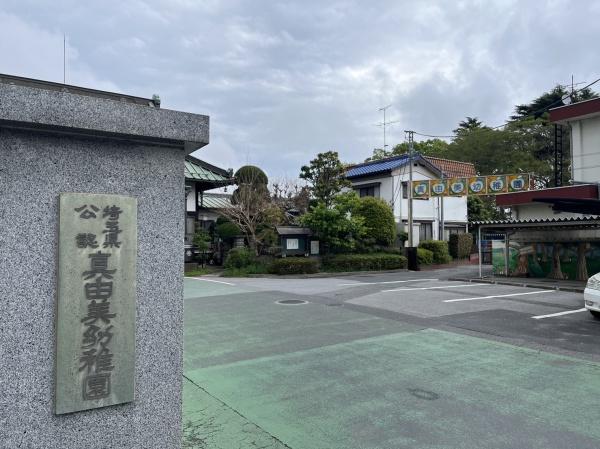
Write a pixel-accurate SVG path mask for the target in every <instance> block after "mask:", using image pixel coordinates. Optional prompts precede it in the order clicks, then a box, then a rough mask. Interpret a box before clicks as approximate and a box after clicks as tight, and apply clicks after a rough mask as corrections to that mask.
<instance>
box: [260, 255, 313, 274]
mask: <svg viewBox="0 0 600 449" xmlns="http://www.w3.org/2000/svg"><path fill="white" fill-rule="evenodd" d="M318 271H319V261H318V260H317V259H309V258H302V257H283V258H281V259H275V260H274V261H273V263H272V264H271V266H270V267H269V272H271V273H274V274H307V273H317V272H318Z"/></svg>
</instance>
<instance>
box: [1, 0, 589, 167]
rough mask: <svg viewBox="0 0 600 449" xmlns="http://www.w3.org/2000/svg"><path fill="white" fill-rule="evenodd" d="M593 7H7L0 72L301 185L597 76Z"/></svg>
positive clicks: (203, 153)
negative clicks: (110, 98)
mask: <svg viewBox="0 0 600 449" xmlns="http://www.w3.org/2000/svg"><path fill="white" fill-rule="evenodd" d="M599 17H600V2H597V1H595V2H594V1H577V2H572V1H566V0H565V1H534V0H531V1H508V0H506V1H447V0H441V1H410V2H409V1H393V0H390V1H377V0H375V1H326V0H320V1H308V0H302V1H300V0H297V1H257V0H253V1H251V0H247V1H234V0H221V1H218V0H205V1H202V0H164V1H159V0H157V1H141V0H121V1H110V0H104V1H81V0H54V1H45V2H35V1H27V0H2V1H1V2H0V55H1V56H0V73H7V74H13V75H20V76H26V77H31V78H40V79H44V80H50V81H58V82H62V78H63V33H65V34H66V35H67V83H70V84H76V85H81V86H86V87H91V88H96V89H104V90H112V91H118V92H122V93H126V94H131V95H139V96H145V97H151V96H152V94H154V93H156V94H159V95H160V97H161V99H162V107H164V108H169V109H178V110H183V111H187V112H195V113H201V114H207V115H209V116H210V118H211V129H210V140H211V143H210V145H208V146H206V147H204V148H203V149H202V150H200V151H198V152H197V153H195V155H196V156H197V157H200V158H202V159H204V160H206V161H208V162H210V163H213V164H216V165H219V166H221V167H223V168H228V167H233V168H238V167H239V166H240V165H243V164H245V163H251V164H255V165H259V166H261V167H263V168H264V169H265V170H266V171H267V173H268V174H269V176H270V177H271V178H281V177H288V178H295V177H296V176H297V175H298V173H299V169H300V166H301V165H303V164H305V163H307V162H308V161H309V160H310V159H312V158H313V157H314V156H315V155H316V153H318V152H322V151H328V150H332V149H333V150H337V151H339V153H340V156H341V158H342V160H344V161H346V162H360V161H362V160H364V159H365V158H366V157H368V156H369V155H370V154H371V153H372V150H373V148H375V147H381V146H382V144H383V143H382V140H383V136H382V130H381V128H379V127H377V126H375V124H376V123H378V122H381V120H382V116H381V113H380V112H378V109H379V108H380V107H382V106H385V105H388V104H391V105H392V106H391V107H390V108H389V109H388V116H387V118H388V120H394V121H395V120H398V121H399V123H397V124H394V125H392V126H390V127H389V128H388V143H389V144H390V145H394V144H396V143H399V142H401V141H403V139H404V133H403V130H404V129H413V130H416V131H419V132H422V133H427V134H449V133H451V131H452V129H454V128H455V127H456V125H457V123H458V122H459V121H460V120H461V119H463V118H464V117H465V116H476V117H478V118H479V119H481V120H482V121H484V122H485V123H486V124H488V125H491V126H494V125H498V124H501V123H503V122H504V120H506V118H507V117H508V116H509V115H510V114H511V112H512V109H513V106H514V105H515V104H517V103H523V102H527V101H529V100H531V99H533V98H535V97H536V96H538V95H539V94H541V93H542V92H544V91H546V90H549V89H551V88H552V87H553V86H554V85H556V84H557V83H566V82H567V81H570V79H571V74H574V76H575V81H576V82H578V81H588V82H590V81H593V80H595V79H596V78H598V77H600V65H599V64H598V55H597V44H598V42H600V26H598V19H599Z"/></svg>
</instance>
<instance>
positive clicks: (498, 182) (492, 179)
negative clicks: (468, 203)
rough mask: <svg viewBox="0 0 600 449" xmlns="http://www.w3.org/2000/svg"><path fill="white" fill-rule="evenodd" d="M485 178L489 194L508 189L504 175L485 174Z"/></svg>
mask: <svg viewBox="0 0 600 449" xmlns="http://www.w3.org/2000/svg"><path fill="white" fill-rule="evenodd" d="M486 178H487V190H488V194H489V195H494V194H496V193H506V192H507V190H508V185H507V184H508V183H507V182H506V175H497V176H496V175H494V176H486Z"/></svg>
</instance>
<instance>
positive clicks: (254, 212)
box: [219, 166, 272, 254]
mask: <svg viewBox="0 0 600 449" xmlns="http://www.w3.org/2000/svg"><path fill="white" fill-rule="evenodd" d="M235 180H236V183H237V186H238V188H237V189H236V190H235V191H234V192H233V195H232V196H231V207H227V208H223V209H220V211H219V212H220V214H221V215H223V216H224V217H225V218H227V219H228V220H229V221H231V222H232V223H234V224H235V225H237V227H238V228H240V230H241V231H242V232H243V233H244V235H245V236H246V238H247V240H248V245H249V246H250V248H251V249H252V250H253V251H254V252H255V253H256V254H258V246H259V241H258V240H259V239H258V237H257V235H258V233H257V229H258V227H259V225H260V224H261V223H262V221H263V220H264V218H265V215H266V214H267V213H268V211H269V209H270V208H271V207H272V203H271V198H270V195H269V189H268V188H267V177H266V175H265V174H264V172H263V171H262V170H260V169H259V168H258V167H251V166H246V167H242V168H240V169H239V170H238V171H237V172H236V174H235Z"/></svg>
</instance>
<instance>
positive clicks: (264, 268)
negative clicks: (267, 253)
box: [222, 262, 268, 278]
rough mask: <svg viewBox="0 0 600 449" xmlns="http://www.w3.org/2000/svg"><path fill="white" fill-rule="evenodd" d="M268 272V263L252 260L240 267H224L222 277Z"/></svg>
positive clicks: (238, 276) (237, 276)
mask: <svg viewBox="0 0 600 449" xmlns="http://www.w3.org/2000/svg"><path fill="white" fill-rule="evenodd" d="M267 272H268V265H265V264H264V263H262V262H254V263H251V264H250V265H247V266H245V267H242V268H225V270H223V274H222V276H223V277H235V278H240V277H246V276H249V275H252V274H265V273H267Z"/></svg>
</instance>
